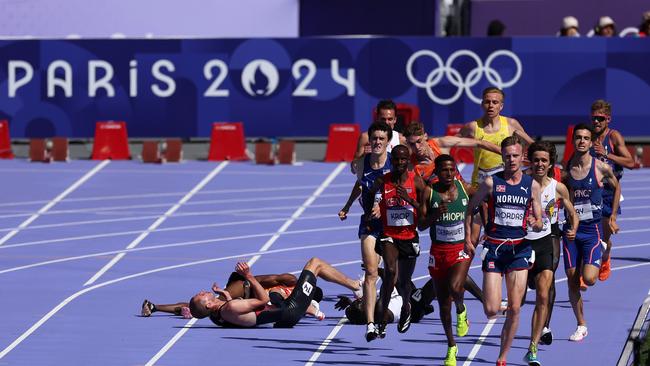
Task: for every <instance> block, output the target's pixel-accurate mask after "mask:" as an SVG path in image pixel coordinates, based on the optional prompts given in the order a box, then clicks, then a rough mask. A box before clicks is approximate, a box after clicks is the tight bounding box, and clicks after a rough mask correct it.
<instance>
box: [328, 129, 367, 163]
mask: <svg viewBox="0 0 650 366" xmlns="http://www.w3.org/2000/svg"><path fill="white" fill-rule="evenodd" d="M359 134H360V133H359V125H358V124H356V123H354V124H331V125H330V131H329V137H328V138H327V151H326V152H325V161H326V162H336V161H352V160H353V159H354V153H355V151H356V149H357V142H358V141H357V140H359Z"/></svg>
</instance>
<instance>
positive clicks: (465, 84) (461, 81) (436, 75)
mask: <svg viewBox="0 0 650 366" xmlns="http://www.w3.org/2000/svg"><path fill="white" fill-rule="evenodd" d="M462 56H468V57H469V58H471V59H472V60H473V61H474V62H475V63H476V67H475V68H474V69H472V70H471V71H470V72H468V73H467V75H466V76H465V78H463V77H462V75H461V74H460V72H458V70H456V69H454V68H453V67H452V65H453V63H454V61H456V59H457V58H459V57H462ZM500 56H507V57H509V58H510V59H511V60H512V61H513V62H514V63H515V67H516V72H515V75H514V76H513V77H512V79H510V80H508V81H504V80H503V78H502V77H501V75H500V74H499V72H498V71H497V70H495V69H493V68H492V67H491V65H492V62H494V59H496V58H497V57H500ZM420 57H430V58H432V59H433V60H434V61H435V62H436V63H437V65H438V66H437V67H436V68H435V69H433V70H431V72H430V73H429V74H428V75H427V78H426V80H425V81H421V80H418V79H417V78H416V77H415V76H414V75H413V64H414V63H415V61H416V60H417V59H418V58H420ZM521 70H522V67H521V60H519V57H517V55H516V54H514V53H513V52H512V51H509V50H497V51H494V52H492V53H491V54H490V55H489V56H488V58H487V59H486V60H485V64H483V62H482V61H481V59H480V57H479V56H478V55H477V54H476V53H474V52H472V51H470V50H458V51H456V52H454V53H452V54H451V56H449V58H448V59H447V62H442V58H440V56H438V54H437V53H435V52H433V51H431V50H420V51H417V52H415V53H414V54H413V55H411V57H409V59H408V62H407V63H406V75H407V76H408V78H409V80H411V82H412V83H413V84H414V85H415V86H417V87H418V88H422V89H426V91H427V94H428V95H429V98H431V100H432V101H433V102H434V103H437V104H441V105H449V104H452V103H454V102H456V101H457V100H458V99H459V98H460V97H461V95H462V94H463V91H464V92H465V94H466V95H467V97H468V98H469V99H470V100H472V101H473V102H475V103H477V104H480V103H481V98H479V97H477V96H475V95H474V93H473V92H472V89H471V88H472V87H473V86H474V85H476V84H477V83H478V82H479V81H480V80H481V78H482V77H483V75H485V78H486V79H487V80H488V81H489V82H490V84H491V85H493V86H496V87H497V88H499V89H504V88H508V87H511V86H513V85H514V84H515V83H516V82H517V81H519V78H520V77H521ZM443 77H446V78H447V80H449V83H450V84H451V85H453V86H455V87H457V88H458V90H456V92H455V93H454V95H452V96H451V97H449V98H441V97H439V96H437V95H435V94H434V92H433V88H434V87H435V86H436V85H438V84H439V83H440V81H441V80H442V78H443Z"/></svg>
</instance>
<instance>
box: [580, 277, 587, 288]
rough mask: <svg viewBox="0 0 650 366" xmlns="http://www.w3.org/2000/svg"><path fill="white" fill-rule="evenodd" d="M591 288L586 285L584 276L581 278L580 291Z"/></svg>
mask: <svg viewBox="0 0 650 366" xmlns="http://www.w3.org/2000/svg"><path fill="white" fill-rule="evenodd" d="M588 288H589V286H587V284H586V283H585V281H584V280H583V279H582V276H580V291H587V289H588Z"/></svg>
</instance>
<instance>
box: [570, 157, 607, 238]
mask: <svg viewBox="0 0 650 366" xmlns="http://www.w3.org/2000/svg"><path fill="white" fill-rule="evenodd" d="M567 183H569V188H570V189H571V192H573V206H574V207H575V209H576V213H577V214H578V217H579V218H580V225H581V226H582V225H583V224H593V223H598V222H600V220H601V218H602V209H603V185H602V183H601V182H600V181H599V180H598V176H597V175H596V159H594V158H592V159H591V168H590V169H589V173H588V174H587V176H586V177H584V178H582V179H580V180H577V179H574V178H573V176H572V175H571V172H570V170H569V175H568V176H567Z"/></svg>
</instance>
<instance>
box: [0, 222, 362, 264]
mask: <svg viewBox="0 0 650 366" xmlns="http://www.w3.org/2000/svg"><path fill="white" fill-rule="evenodd" d="M354 228H355V229H356V228H357V227H356V226H355V227H354ZM329 230H331V229H328V231H329ZM287 233H289V232H285V234H287ZM269 235H273V233H265V234H256V235H255V236H256V237H264V236H269ZM248 238H250V236H247V237H246V239H248ZM237 239H241V237H231V238H218V239H212V240H210V241H209V242H211V243H212V242H217V241H232V240H237ZM205 242H206V241H200V242H185V243H174V244H166V245H156V246H149V247H144V248H133V249H121V250H112V251H109V252H101V253H93V254H84V255H77V256H74V257H66V258H59V259H52V260H49V261H44V262H38V263H32V264H26V265H23V266H18V267H12V268H7V269H3V270H0V274H5V273H10V272H16V271H21V270H25V269H30V268H36V267H42V266H46V265H49V264H56V263H63V262H72V261H76V260H81V259H88V258H96V257H103V256H107V255H111V254H119V253H134V252H142V251H146V250H156V249H165V248H173V247H181V246H187V245H197V244H206V243H205ZM357 242H358V241H357V240H349V241H339V242H334V243H324V244H318V245H316V246H311V247H314V248H321V247H330V246H337V245H348V244H353V243H357ZM295 248H299V249H304V248H307V247H303V246H299V247H295ZM285 251H287V250H286V249H278V250H274V251H272V252H273V253H281V252H285ZM259 254H260V252H255V253H247V254H245V255H244V254H242V256H253V255H259Z"/></svg>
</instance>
